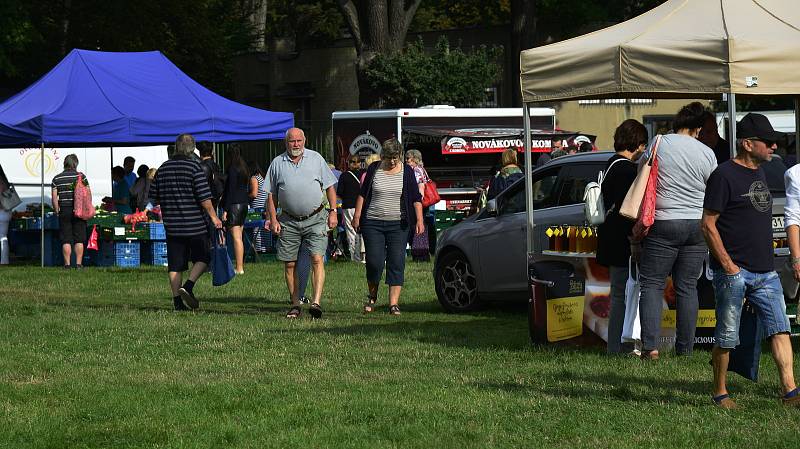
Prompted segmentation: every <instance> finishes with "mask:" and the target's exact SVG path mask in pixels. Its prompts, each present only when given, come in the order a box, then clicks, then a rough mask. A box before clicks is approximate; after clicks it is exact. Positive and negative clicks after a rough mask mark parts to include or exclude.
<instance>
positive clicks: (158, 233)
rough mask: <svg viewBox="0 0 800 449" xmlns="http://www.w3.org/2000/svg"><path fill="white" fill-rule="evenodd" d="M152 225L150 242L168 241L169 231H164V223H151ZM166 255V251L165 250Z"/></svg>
mask: <svg viewBox="0 0 800 449" xmlns="http://www.w3.org/2000/svg"><path fill="white" fill-rule="evenodd" d="M149 225H150V240H166V239H167V231H166V230H165V229H164V223H149ZM164 251H165V253H166V249H165V250H164Z"/></svg>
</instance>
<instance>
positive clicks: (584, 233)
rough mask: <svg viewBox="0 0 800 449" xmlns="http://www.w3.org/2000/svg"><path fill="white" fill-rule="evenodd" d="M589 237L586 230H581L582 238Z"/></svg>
mask: <svg viewBox="0 0 800 449" xmlns="http://www.w3.org/2000/svg"><path fill="white" fill-rule="evenodd" d="M587 235H588V234H587V233H586V228H583V229H581V238H583V239H585V238H586V236H587Z"/></svg>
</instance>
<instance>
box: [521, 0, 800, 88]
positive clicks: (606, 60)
mask: <svg viewBox="0 0 800 449" xmlns="http://www.w3.org/2000/svg"><path fill="white" fill-rule="evenodd" d="M798 55H800V1H798V0H669V1H667V2H665V3H663V4H662V5H661V6H658V7H656V8H654V9H652V10H651V11H649V12H647V13H645V14H642V15H640V16H638V17H636V18H633V19H631V20H628V21H627V22H623V23H621V24H619V25H615V26H612V27H610V28H606V29H603V30H600V31H596V32H594V33H590V34H587V35H584V36H580V37H576V38H574V39H570V40H566V41H563V42H558V43H555V44H552V45H546V46H543V47H538V48H533V49H530V50H525V51H523V52H522V53H521V55H520V68H521V74H520V82H521V87H522V98H523V101H524V102H526V103H529V102H538V101H548V100H565V99H582V98H592V97H609V96H627V97H630V96H637V95H639V96H643V97H645V98H652V97H654V96H656V97H665V96H668V97H672V98H675V97H684V98H698V97H713V98H719V94H722V93H736V94H748V95H795V94H800V76H798V74H800V57H798Z"/></svg>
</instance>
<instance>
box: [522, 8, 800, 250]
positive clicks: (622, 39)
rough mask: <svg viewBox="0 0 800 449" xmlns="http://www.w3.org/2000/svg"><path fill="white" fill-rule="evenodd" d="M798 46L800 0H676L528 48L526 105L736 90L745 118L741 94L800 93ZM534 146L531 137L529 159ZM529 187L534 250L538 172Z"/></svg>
mask: <svg viewBox="0 0 800 449" xmlns="http://www.w3.org/2000/svg"><path fill="white" fill-rule="evenodd" d="M798 55H800V1H798V0H668V1H667V2H665V3H663V4H662V5H660V6H658V7H656V8H654V9H652V10H650V11H648V12H646V13H644V14H642V15H640V16H638V17H635V18H633V19H631V20H628V21H626V22H623V23H620V24H618V25H615V26H612V27H609V28H606V29H603V30H600V31H596V32H594V33H590V34H587V35H584V36H580V37H576V38H574V39H569V40H566V41H562V42H558V43H555V44H551V45H546V46H543V47H537V48H532V49H530V50H525V51H523V52H521V54H520V87H521V90H522V99H523V102H524V103H525V105H526V107H525V108H523V110H524V111H527V110H528V107H529V106H530V104H531V103H535V102H541V101H553V100H578V99H588V98H608V97H615V98H621V97H626V98H631V97H634V98H636V97H640V98H721V96H722V94H727V99H728V110H729V116H730V117H736V113H735V97H736V95H737V94H739V95H794V96H797V95H800V57H798ZM797 104H798V103H797V101H795V106H796V109H797ZM797 116H798V114H797V113H795V119H796V120H797V119H798V117H797ZM525 125H526V126H528V120H527V118H526V119H525ZM730 128H731V129H730V132H731V134H730V137H731V139H730V141H731V145H732V146H733V145H734V142H735V138H736V136H735V127H730ZM796 129H800V126H797V128H796ZM796 140H798V147H799V150H800V139H796ZM528 148H529V145H528V142H526V152H525V161H526V164H529V165H528V166H529V167H530V153H529V151H528V150H527V149H528ZM732 151H733V149H732ZM526 196H527V197H528V251H533V234H532V231H533V207H532V200H533V196H532V186H531V179H530V176H526Z"/></svg>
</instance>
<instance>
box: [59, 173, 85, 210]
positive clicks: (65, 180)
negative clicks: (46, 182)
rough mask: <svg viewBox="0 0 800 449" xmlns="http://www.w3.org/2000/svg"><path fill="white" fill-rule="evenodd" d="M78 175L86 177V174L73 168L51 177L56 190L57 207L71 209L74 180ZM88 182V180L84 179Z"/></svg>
mask: <svg viewBox="0 0 800 449" xmlns="http://www.w3.org/2000/svg"><path fill="white" fill-rule="evenodd" d="M78 175H81V176H83V179H86V175H84V174H83V173H81V172H79V171H75V170H64V171H63V172H61V173H59V174H57V175H56V176H55V177H54V178H53V188H54V189H56V191H57V192H58V208H59V209H61V210H72V208H73V207H72V205H73V203H72V198H73V195H74V194H75V182H76V181H77V180H78ZM86 182H87V184H88V182H89V181H88V180H87V181H86Z"/></svg>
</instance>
